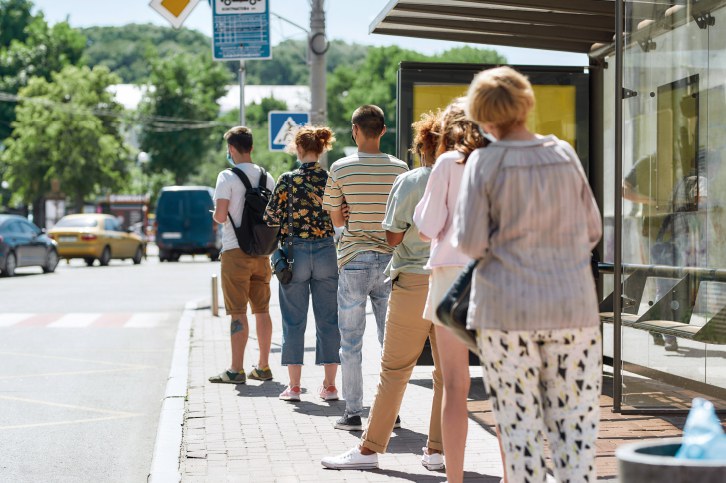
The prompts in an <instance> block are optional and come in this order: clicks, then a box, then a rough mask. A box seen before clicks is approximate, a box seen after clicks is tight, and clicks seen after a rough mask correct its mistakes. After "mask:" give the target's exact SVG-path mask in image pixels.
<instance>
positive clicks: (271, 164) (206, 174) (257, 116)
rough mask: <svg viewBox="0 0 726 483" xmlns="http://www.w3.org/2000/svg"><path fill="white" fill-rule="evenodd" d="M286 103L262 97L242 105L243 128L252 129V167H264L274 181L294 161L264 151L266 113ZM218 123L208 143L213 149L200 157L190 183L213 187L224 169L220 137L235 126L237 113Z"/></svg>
mask: <svg viewBox="0 0 726 483" xmlns="http://www.w3.org/2000/svg"><path fill="white" fill-rule="evenodd" d="M286 109H287V104H285V102H284V101H281V100H279V99H275V98H272V97H265V98H263V99H262V100H261V101H260V103H259V104H257V103H254V102H253V103H252V104H248V105H247V106H246V110H245V118H246V123H247V126H248V127H249V128H250V129H252V136H253V138H254V147H253V151H252V159H253V160H254V162H255V163H256V164H259V165H260V166H262V167H264V168H265V169H266V170H267V171H268V172H269V173H270V174H271V175H272V176H273V177H274V178H275V179H277V177H278V176H279V175H281V174H282V173H284V172H285V171H289V170H290V169H291V168H292V166H293V163H294V158H293V157H292V156H290V155H289V154H286V153H277V152H270V151H269V150H268V149H267V144H268V126H267V114H268V113H269V112H270V111H277V110H279V111H284V110H286ZM219 122H220V123H221V124H222V125H223V127H220V128H218V129H216V130H215V132H214V134H212V136H213V138H212V140H211V142H212V144H213V146H214V147H213V148H212V149H211V150H210V151H209V152H208V154H207V155H206V157H205V158H204V160H203V162H202V163H201V166H200V168H199V171H198V172H197V173H196V174H194V175H193V176H192V178H191V180H190V181H191V182H192V183H194V184H199V185H205V186H214V183H215V181H216V179H217V175H218V174H219V172H220V171H221V170H222V169H224V168H226V167H227V166H228V165H227V161H226V159H225V157H226V151H227V144H226V143H225V142H224V139H223V138H222V135H223V134H224V132H225V131H226V130H227V129H229V128H230V127H232V126H235V125H237V124H238V123H239V110H238V109H233V110H232V111H229V112H227V113H225V114H223V115H222V116H220V118H219Z"/></svg>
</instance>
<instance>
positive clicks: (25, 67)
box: [0, 0, 86, 142]
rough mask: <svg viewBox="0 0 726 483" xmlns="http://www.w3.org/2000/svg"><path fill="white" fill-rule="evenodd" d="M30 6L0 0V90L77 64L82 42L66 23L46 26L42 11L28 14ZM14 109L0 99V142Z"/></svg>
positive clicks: (12, 90) (16, 87) (21, 0)
mask: <svg viewBox="0 0 726 483" xmlns="http://www.w3.org/2000/svg"><path fill="white" fill-rule="evenodd" d="M31 8H32V3H31V2H29V1H24V0H0V28H2V30H0V92H8V93H10V94H17V93H18V91H19V90H20V89H21V88H22V87H24V86H26V85H27V84H28V81H29V80H30V79H31V78H33V77H41V78H43V79H45V80H50V78H51V74H52V73H54V72H58V71H60V70H61V69H62V68H63V67H64V66H66V65H75V64H77V63H78V61H79V59H80V58H81V55H82V54H83V49H84V48H85V46H86V39H85V37H84V36H83V35H81V34H80V33H78V32H77V31H75V30H73V29H72V28H71V26H70V25H68V23H66V22H59V23H57V24H55V25H53V26H52V27H50V26H48V24H47V23H46V21H45V19H44V18H43V15H42V14H38V15H36V16H32V15H31V13H30V9H31ZM6 26H9V27H8V30H7V31H6V30H5V28H6ZM10 36H15V37H10ZM7 37H10V40H9V41H8V40H7ZM14 111H15V106H14V105H13V104H10V103H0V119H2V120H3V122H0V142H2V140H3V139H4V138H6V137H7V136H9V135H10V131H11V127H10V125H11V123H12V122H13V120H14V119H15V112H14Z"/></svg>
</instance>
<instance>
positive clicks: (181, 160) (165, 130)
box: [139, 54, 230, 184]
mask: <svg viewBox="0 0 726 483" xmlns="http://www.w3.org/2000/svg"><path fill="white" fill-rule="evenodd" d="M229 80H230V75H229V72H228V71H226V70H225V69H224V67H223V66H221V65H219V64H217V63H214V62H213V61H212V60H211V59H210V58H209V57H208V56H196V57H195V56H192V55H188V54H179V55H176V56H172V57H165V58H159V59H154V60H152V61H151V76H150V87H152V86H153V89H152V88H150V89H149V90H148V91H147V92H146V95H145V98H144V100H143V101H142V104H141V105H140V107H139V110H140V111H141V113H142V115H144V116H146V117H147V122H146V123H145V124H144V126H143V131H142V133H141V149H142V150H144V151H146V152H147V153H149V155H151V161H150V163H149V169H150V170H151V172H155V173H159V172H162V171H168V172H170V173H173V176H174V181H175V183H176V184H184V183H185V182H186V181H187V180H189V178H190V177H191V176H192V175H193V174H194V173H195V172H196V171H197V169H198V167H199V164H200V162H201V161H202V160H203V158H204V157H205V155H206V154H207V153H208V151H209V149H210V148H211V147H212V145H213V136H212V134H213V132H214V131H215V126H214V125H210V126H208V127H204V128H201V129H200V128H198V126H193V125H192V126H190V125H189V122H188V121H185V122H176V121H168V120H167V121H163V122H154V121H149V120H148V116H154V117H159V116H163V117H167V118H175V119H186V120H193V121H200V122H202V123H208V121H209V120H212V119H216V118H217V115H218V113H219V105H218V104H217V100H218V99H219V98H220V97H222V96H223V95H224V94H225V86H226V84H227V83H228V82H229Z"/></svg>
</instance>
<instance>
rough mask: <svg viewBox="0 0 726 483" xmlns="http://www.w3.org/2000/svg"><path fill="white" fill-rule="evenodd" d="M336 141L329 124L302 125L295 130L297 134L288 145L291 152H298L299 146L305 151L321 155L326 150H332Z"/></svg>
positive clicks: (287, 149) (288, 150)
mask: <svg viewBox="0 0 726 483" xmlns="http://www.w3.org/2000/svg"><path fill="white" fill-rule="evenodd" d="M334 142H335V135H334V134H333V131H332V129H330V128H329V127H327V126H302V127H300V128H298V129H297V131H295V135H294V136H293V138H292V139H291V140H290V142H289V143H288V145H287V148H286V151H287V152H288V153H289V154H297V147H298V146H299V147H300V149H302V151H303V153H313V154H315V155H316V156H320V155H321V154H323V152H324V151H330V149H331V148H332V147H333V143H334Z"/></svg>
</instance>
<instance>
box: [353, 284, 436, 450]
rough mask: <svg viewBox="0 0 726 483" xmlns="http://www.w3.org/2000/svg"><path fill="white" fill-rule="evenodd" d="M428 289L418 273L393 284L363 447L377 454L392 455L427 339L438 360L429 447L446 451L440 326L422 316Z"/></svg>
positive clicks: (434, 377)
mask: <svg viewBox="0 0 726 483" xmlns="http://www.w3.org/2000/svg"><path fill="white" fill-rule="evenodd" d="M428 286H429V276H428V275H420V274H415V273H401V274H400V275H399V276H398V278H397V279H396V280H395V281H394V282H393V287H392V289H391V297H390V299H389V301H388V313H387V314H386V331H385V339H384V342H383V357H382V358H381V374H380V380H379V382H378V390H377V392H376V397H375V400H374V401H373V406H371V411H370V414H369V416H368V427H367V428H366V431H365V432H364V433H363V440H362V445H363V446H365V447H366V448H368V449H370V450H371V451H375V452H376V453H385V452H386V447H387V446H388V440H389V439H390V438H391V431H393V426H394V424H395V422H396V416H398V411H399V409H400V408H401V401H402V400H403V394H404V392H405V391H406V386H407V384H408V381H409V379H411V373H412V372H413V368H414V367H415V366H416V360H417V359H418V357H419V356H420V355H421V351H422V350H423V347H424V344H425V343H426V338H427V337H428V338H429V339H430V340H431V353H432V355H433V359H434V371H433V385H434V399H433V402H432V404H431V419H430V421H429V439H428V447H429V448H432V449H436V450H439V451H442V450H443V448H444V446H443V444H442V443H441V441H442V437H441V398H442V396H443V393H444V388H443V378H442V376H441V369H440V368H439V361H438V359H439V355H438V351H437V348H436V336H435V335H434V325H433V324H432V323H431V321H430V320H426V319H424V318H423V316H422V314H423V310H424V305H425V304H426V297H427V295H428Z"/></svg>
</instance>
